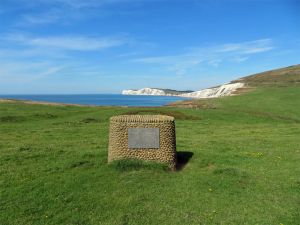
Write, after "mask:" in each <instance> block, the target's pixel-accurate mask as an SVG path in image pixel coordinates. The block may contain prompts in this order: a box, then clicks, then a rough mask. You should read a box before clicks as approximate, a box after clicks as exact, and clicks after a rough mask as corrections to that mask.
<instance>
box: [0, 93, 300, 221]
mask: <svg viewBox="0 0 300 225" xmlns="http://www.w3.org/2000/svg"><path fill="white" fill-rule="evenodd" d="M299 97H300V88H299V87H285V88H283V87H282V88H264V89H257V90H255V91H253V92H249V93H247V94H244V95H240V96H234V97H226V98H221V99H215V100H209V101H205V102H206V103H207V104H208V105H210V106H212V107H205V108H203V109H201V108H199V109H184V108H175V107H160V108H147V109H145V108H122V107H79V106H47V105H30V104H23V103H18V102H12V103H0V224H1V225H9V224H16V225H25V224H53V225H57V224H107V225H114V224H118V225H126V224H128V225H129V224H130V225H131V224H132V225H133V224H134V225H143V224H145V225H146V224H147V225H150V224H151V225H152V224H153V225H169V224H170V225H177V224H178V225H183V224H188V225H189V224H191V225H192V224H224V225H225V224H226V225H227V224H228V225H229V224H230V225H233V224H234V225H240V224H249V225H254V224H257V225H280V224H284V225H297V224H300V100H299ZM132 111H135V113H142V114H148V113H154V114H155V113H162V114H168V115H173V116H175V118H176V132H177V151H178V152H179V159H180V160H181V161H182V165H181V167H180V168H179V169H180V170H178V171H177V172H171V171H167V170H165V169H164V168H163V167H161V166H159V165H153V164H147V165H145V166H141V165H139V164H138V165H137V164H133V163H130V162H126V163H125V164H114V165H107V163H106V162H107V147H108V127H109V118H110V117H111V116H113V115H118V114H126V113H129V114H133V112H132Z"/></svg>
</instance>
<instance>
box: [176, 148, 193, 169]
mask: <svg viewBox="0 0 300 225" xmlns="http://www.w3.org/2000/svg"><path fill="white" fill-rule="evenodd" d="M193 155H194V153H193V152H188V151H181V152H177V164H176V170H177V171H180V170H182V169H183V168H184V167H185V166H186V164H188V162H189V161H190V159H191V158H192V157H193Z"/></svg>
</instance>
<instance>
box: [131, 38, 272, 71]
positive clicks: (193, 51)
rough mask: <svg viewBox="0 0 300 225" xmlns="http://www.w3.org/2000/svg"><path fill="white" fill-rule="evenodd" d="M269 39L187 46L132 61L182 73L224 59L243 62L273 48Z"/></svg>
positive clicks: (215, 63)
mask: <svg viewBox="0 0 300 225" xmlns="http://www.w3.org/2000/svg"><path fill="white" fill-rule="evenodd" d="M274 48H275V47H274V45H273V42H272V40H271V39H260V40H254V41H248V42H241V43H228V44H222V45H216V46H210V47H194V48H189V49H188V50H187V51H186V52H185V53H182V54H177V55H168V56H154V57H145V58H136V59H133V60H132V61H133V62H139V63H147V64H160V65H164V66H166V69H167V70H173V71H175V72H176V73H177V74H181V75H182V74H184V73H186V71H187V70H188V69H191V68H193V67H196V66H199V65H200V64H201V65H210V66H215V67H216V66H218V65H219V64H220V63H222V62H224V61H230V62H236V63H240V62H244V61H246V60H248V59H249V58H250V57H251V56H252V55H254V54H258V53H263V52H268V51H271V50H272V49H274Z"/></svg>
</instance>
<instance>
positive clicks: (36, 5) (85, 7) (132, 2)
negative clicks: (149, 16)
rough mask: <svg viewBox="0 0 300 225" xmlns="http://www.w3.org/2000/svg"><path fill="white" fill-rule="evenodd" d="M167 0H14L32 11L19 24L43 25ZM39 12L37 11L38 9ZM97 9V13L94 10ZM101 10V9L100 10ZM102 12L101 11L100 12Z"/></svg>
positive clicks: (23, 15) (24, 15)
mask: <svg viewBox="0 0 300 225" xmlns="http://www.w3.org/2000/svg"><path fill="white" fill-rule="evenodd" d="M153 1H165V0H31V1H28V0H12V2H15V4H16V5H18V8H22V7H23V8H25V9H27V11H28V9H30V13H29V12H27V13H25V14H22V15H20V19H19V21H18V22H17V23H16V25H17V26H32V25H43V24H50V23H58V22H59V23H61V24H68V21H69V22H70V21H76V20H78V19H83V18H86V17H92V16H104V15H111V14H114V13H118V14H119V13H120V12H119V11H120V10H125V9H120V7H118V8H117V9H116V8H113V7H115V6H119V5H122V6H125V7H126V8H130V7H135V6H137V5H140V4H142V3H147V2H153ZM35 9H37V11H38V12H36V10H35ZM95 10H97V13H93V11H95ZM99 10H101V11H99ZM99 12H100V13H99Z"/></svg>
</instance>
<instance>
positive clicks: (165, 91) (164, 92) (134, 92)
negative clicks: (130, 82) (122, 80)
mask: <svg viewBox="0 0 300 225" xmlns="http://www.w3.org/2000/svg"><path fill="white" fill-rule="evenodd" d="M191 92H193V91H176V90H172V89H160V88H143V89H140V90H124V91H122V94H123V95H163V96H180V95H182V94H188V93H191Z"/></svg>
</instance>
